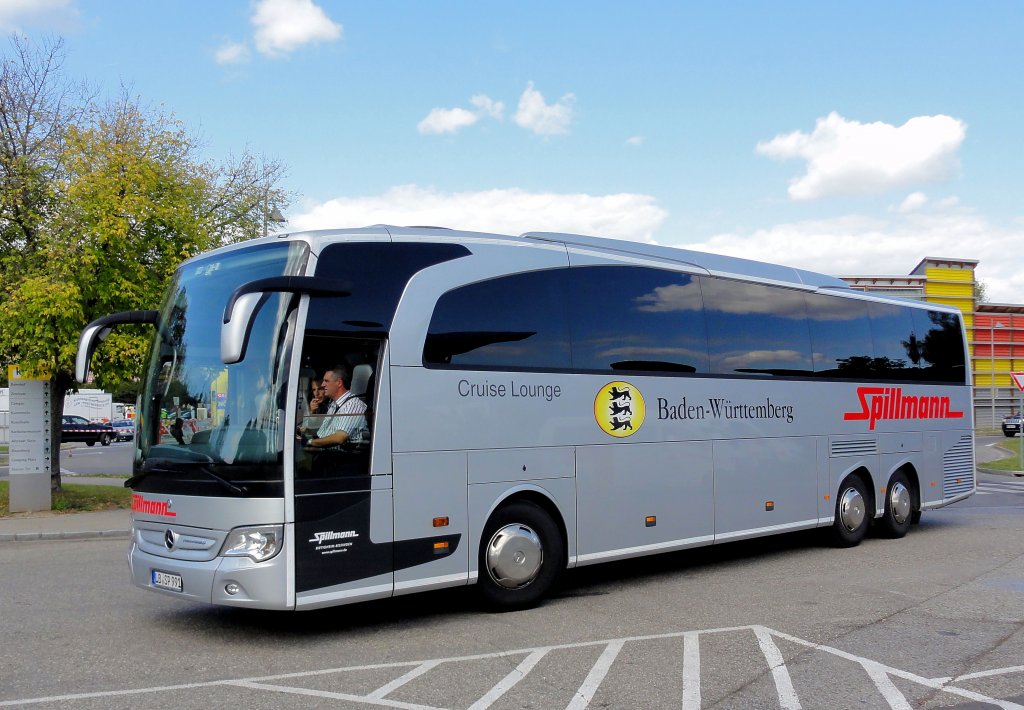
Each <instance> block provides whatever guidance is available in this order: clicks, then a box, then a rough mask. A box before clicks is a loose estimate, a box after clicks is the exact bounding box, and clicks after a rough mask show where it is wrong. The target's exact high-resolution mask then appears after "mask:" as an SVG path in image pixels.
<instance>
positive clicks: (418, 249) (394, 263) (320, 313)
mask: <svg viewBox="0 0 1024 710" xmlns="http://www.w3.org/2000/svg"><path fill="white" fill-rule="evenodd" d="M467 254H469V250H468V249H466V247H464V246H461V245H458V244H429V243H426V244H418V243H405V242H399V243H392V242H353V243H344V244H332V245H331V246H329V247H327V248H325V249H324V250H323V253H322V254H321V255H320V260H319V261H318V262H317V265H316V275H317V276H319V277H323V278H327V279H331V280H333V281H337V282H339V285H340V286H342V287H343V288H345V289H346V290H347V291H350V292H351V295H349V296H346V297H344V298H324V297H319V298H313V299H311V300H310V303H309V315H308V317H307V322H306V327H307V329H310V330H330V331H334V332H337V331H355V332H364V333H365V332H367V331H386V330H387V329H388V328H390V327H391V319H392V318H393V317H394V315H395V309H396V308H397V307H398V299H399V298H401V296H402V292H403V291H404V290H405V285H406V284H407V283H408V282H409V279H410V278H412V276H413V275H414V274H415V273H416V272H417V271H421V270H422V269H425V268H427V267H428V266H433V265H434V264H440V263H442V262H445V261H450V260H451V259H457V258H459V257H461V256H466V255H467Z"/></svg>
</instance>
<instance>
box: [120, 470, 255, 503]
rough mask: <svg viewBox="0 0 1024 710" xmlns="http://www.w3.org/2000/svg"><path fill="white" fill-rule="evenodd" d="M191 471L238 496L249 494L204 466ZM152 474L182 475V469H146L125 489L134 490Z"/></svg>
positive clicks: (127, 484)
mask: <svg viewBox="0 0 1024 710" xmlns="http://www.w3.org/2000/svg"><path fill="white" fill-rule="evenodd" d="M190 470H193V471H199V472H200V473H204V474H206V475H207V476H209V477H210V478H212V479H213V480H214V481H216V482H217V483H219V484H220V485H221V487H222V488H224V489H225V490H227V491H230V492H231V493H234V494H235V495H236V496H244V495H246V494H248V493H249V489H248V488H246V487H245V486H236V485H235V484H234V483H232V482H231V481H229V480H227V479H224V478H221V477H220V476H218V475H217V474H216V473H214V472H213V471H211V470H210V469H208V468H205V467H203V466H196V467H195V468H193V469H190ZM151 473H181V470H180V469H175V468H156V467H154V468H149V469H146V470H145V471H143V472H142V473H137V474H135V475H134V476H132V477H131V478H129V479H128V480H127V481H125V482H124V487H125V488H132V487H134V486H135V484H136V483H138V482H139V481H141V480H142V479H143V478H146V477H147V476H149V475H150V474H151Z"/></svg>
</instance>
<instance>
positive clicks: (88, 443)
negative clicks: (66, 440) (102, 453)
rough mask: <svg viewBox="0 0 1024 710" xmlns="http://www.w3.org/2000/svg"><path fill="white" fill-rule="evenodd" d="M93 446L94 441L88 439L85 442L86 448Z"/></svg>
mask: <svg viewBox="0 0 1024 710" xmlns="http://www.w3.org/2000/svg"><path fill="white" fill-rule="evenodd" d="M95 444H96V440H95V439H90V440H89V441H87V442H85V445H86V446H94V445H95Z"/></svg>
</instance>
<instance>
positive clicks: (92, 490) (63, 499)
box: [0, 481, 132, 518]
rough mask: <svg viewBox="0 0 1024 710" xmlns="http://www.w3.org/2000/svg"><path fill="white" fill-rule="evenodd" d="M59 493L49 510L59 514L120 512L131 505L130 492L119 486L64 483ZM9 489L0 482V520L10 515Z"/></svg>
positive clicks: (55, 495) (56, 494) (3, 482)
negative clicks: (100, 511)
mask: <svg viewBox="0 0 1024 710" xmlns="http://www.w3.org/2000/svg"><path fill="white" fill-rule="evenodd" d="M61 488H62V490H61V492H60V493H54V494H53V500H52V502H51V509H52V510H54V511H57V512H60V513H84V512H89V511H94V510H120V509H127V508H130V507H131V505H132V492H131V491H130V490H128V489H127V488H121V487H120V486H86V485H79V484H77V483H65V484H63V486H62V487H61ZM9 501H10V489H9V484H8V482H7V481H0V518H4V517H7V516H9V515H10V514H11V511H10V509H9V505H10V504H9Z"/></svg>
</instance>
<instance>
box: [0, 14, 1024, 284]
mask: <svg viewBox="0 0 1024 710" xmlns="http://www.w3.org/2000/svg"><path fill="white" fill-rule="evenodd" d="M0 30H3V31H4V32H5V33H7V34H10V33H13V32H18V33H21V34H24V35H27V36H28V37H29V38H31V39H39V38H42V37H44V36H51V37H52V36H55V35H57V36H60V37H62V38H63V39H64V41H65V43H66V51H67V61H66V63H65V72H66V74H67V75H68V76H69V77H73V78H80V79H85V80H87V81H89V82H90V83H91V84H92V85H94V86H96V87H98V88H99V89H100V90H101V91H105V92H107V93H109V94H110V95H116V94H117V93H119V92H120V90H121V87H125V86H126V87H129V88H130V89H131V90H132V91H134V92H135V93H137V94H138V95H139V96H140V97H141V98H142V99H143V100H144V101H145V102H148V103H149V104H151V105H153V106H157V107H160V108H162V109H165V110H167V111H170V112H171V113H173V114H174V115H175V116H176V117H177V118H178V119H180V120H182V121H183V122H184V123H185V124H186V126H188V127H189V128H190V129H191V130H193V131H194V132H195V133H196V134H197V135H199V136H200V137H201V138H202V140H203V143H204V147H205V151H206V152H207V154H208V155H209V157H210V158H212V159H216V160H221V159H226V158H228V157H229V156H231V155H237V154H238V153H240V152H242V151H243V150H250V151H252V152H255V153H259V154H264V155H266V156H268V157H270V158H273V159H276V160H279V161H281V162H282V163H284V164H285V165H286V166H287V170H288V174H287V177H286V178H285V180H284V184H283V187H285V188H286V189H287V190H289V191H290V192H292V193H293V194H294V196H295V199H294V200H293V202H292V203H291V204H290V205H288V206H287V207H286V208H285V209H284V210H282V211H283V213H284V215H285V217H286V218H287V220H288V222H287V224H286V225H284V228H285V229H288V230H299V229H312V228H329V227H359V226H365V225H369V224H379V223H385V224H398V225H424V224H429V225H437V226H445V227H451V228H455V229H470V230H480V231H491V232H500V233H506V234H519V233H522V232H527V231H551V232H558V231H562V232H572V233H579V234H591V235H597V236H605V237H615V238H620V239H628V240H635V241H642V242H652V243H658V244H663V245H667V246H680V247H685V248H688V249H696V250H701V251H709V252H715V253H720V254H729V255H735V256H744V257H747V258H753V259H759V260H763V261H771V262H775V263H781V264H786V265H790V266H796V267H800V268H806V269H812V270H815V271H821V272H824V273H828V274H832V275H839V276H848V275H880V274H884V275H905V274H908V273H910V271H911V270H912V269H913V268H914V267H915V266H916V265H917V264H918V263H919V262H920V261H921V260H922V259H923V258H924V257H926V256H930V257H941V258H955V259H973V260H977V261H978V262H979V265H978V269H977V277H978V279H979V280H981V281H983V282H984V283H985V285H986V289H987V295H988V299H989V300H990V301H992V302H996V303H1020V302H1024V90H1022V89H1024V71H1022V70H1024V40H1022V38H1021V37H1022V34H1024V32H1022V31H1024V3H1021V2H1007V1H1002V0H992V1H991V2H985V3H964V2H947V1H945V0H930V1H927V2H911V1H908V2H899V1H886V2H877V1H874V0H864V1H861V2H858V3H823V2H795V1H794V2H771V3H769V2H754V1H750V2H744V1H736V2H710V1H703V2H698V1H693V2H672V3H666V2H646V1H644V0H635V1H634V2H630V3H623V2H603V1H601V0H591V1H590V2H586V3H583V2H563V3H551V2H534V1H532V0H524V1H523V2H516V3H501V4H498V3H493V4H491V3H480V2H459V1H455V0H452V1H450V2H414V1H410V2H390V1H387V0H381V1H380V2H361V3H357V2H339V1H334V0H216V2H209V1H200V0H177V1H176V2H170V1H165V2H158V1H156V0H0ZM9 49H10V45H9V43H8V44H7V46H6V47H5V50H4V51H5V53H6V52H9Z"/></svg>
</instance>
